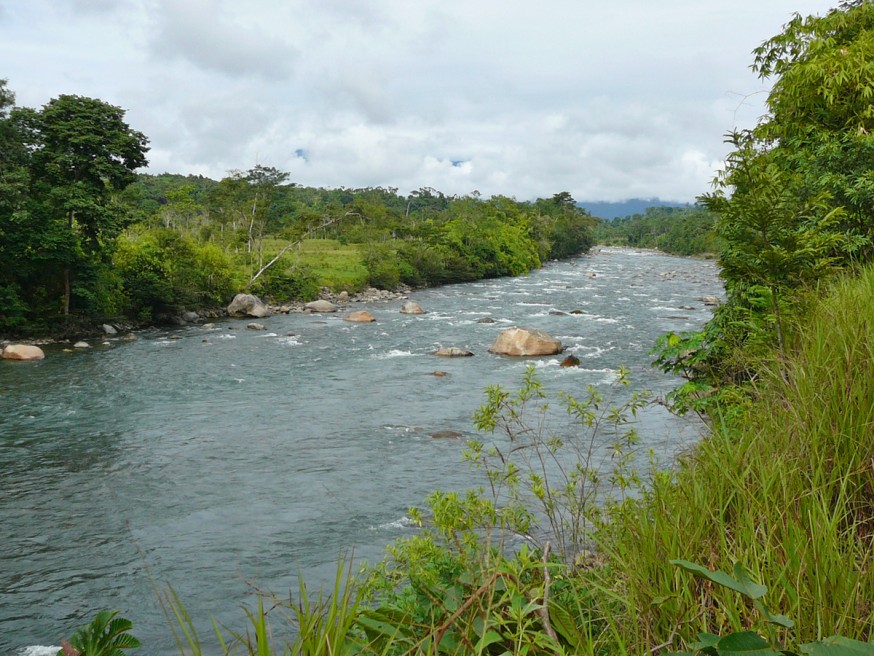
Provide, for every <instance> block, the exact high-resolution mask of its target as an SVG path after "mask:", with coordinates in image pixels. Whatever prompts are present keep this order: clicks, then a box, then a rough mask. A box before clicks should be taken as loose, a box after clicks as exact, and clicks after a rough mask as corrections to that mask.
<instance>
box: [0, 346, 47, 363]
mask: <svg viewBox="0 0 874 656" xmlns="http://www.w3.org/2000/svg"><path fill="white" fill-rule="evenodd" d="M2 357H3V359H4V360H42V359H43V358H44V357H46V354H45V353H43V350H42V349H41V348H40V347H39V346H32V345H31V344H10V345H9V346H7V347H6V348H5V349H3V354H2Z"/></svg>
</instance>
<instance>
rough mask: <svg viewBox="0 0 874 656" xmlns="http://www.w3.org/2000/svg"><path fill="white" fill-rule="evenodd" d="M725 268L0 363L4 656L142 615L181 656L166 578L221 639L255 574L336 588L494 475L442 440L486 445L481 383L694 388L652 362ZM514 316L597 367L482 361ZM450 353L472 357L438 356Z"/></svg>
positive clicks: (671, 421) (185, 332) (554, 267)
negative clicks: (89, 626)
mask: <svg viewBox="0 0 874 656" xmlns="http://www.w3.org/2000/svg"><path fill="white" fill-rule="evenodd" d="M717 274H718V271H717V267H716V265H715V264H714V263H712V262H707V261H700V260H693V259H683V258H675V257H669V256H666V255H662V254H658V253H654V252H646V251H633V250H626V249H612V248H605V249H601V250H600V251H599V252H596V253H593V254H590V255H587V256H583V257H580V258H576V259H574V260H569V261H565V262H558V263H550V264H548V265H547V266H545V267H544V268H542V269H540V270H538V271H535V272H532V273H531V274H530V275H527V276H523V277H519V278H502V279H496V280H488V281H482V282H476V283H469V284H464V285H452V286H446V287H440V288H435V289H428V290H421V291H417V292H414V293H412V294H411V298H412V299H413V300H415V301H417V302H418V303H420V304H421V305H422V306H423V307H424V308H425V310H426V311H427V314H424V315H420V316H411V315H404V314H401V313H400V312H399V309H400V306H401V301H392V302H386V303H380V304H370V305H366V306H364V305H356V307H354V308H352V309H368V310H370V311H371V312H373V314H374V315H376V318H377V322H376V323H373V324H351V323H349V322H345V321H343V320H342V318H341V314H326V315H305V314H290V315H277V316H273V317H269V318H266V319H263V320H259V321H261V322H262V323H264V324H265V326H266V328H267V330H266V331H254V330H248V329H246V324H247V323H248V322H247V321H242V320H225V321H219V322H216V323H215V325H214V327H212V328H207V327H203V326H189V327H185V328H173V329H164V330H159V329H152V330H146V331H141V332H139V333H137V337H138V339H136V340H135V341H127V340H123V339H121V338H113V339H110V340H109V343H108V344H107V345H103V344H101V343H100V342H101V341H102V340H95V341H92V344H93V348H90V349H87V350H75V352H65V351H63V350H62V348H61V347H60V346H58V347H48V348H47V349H46V351H47V353H46V359H45V360H42V361H40V362H34V363H20V362H9V361H0V527H2V529H0V654H32V655H34V656H35V655H36V654H41V653H46V650H45V649H40V648H38V647H37V646H38V645H58V644H59V642H60V639H61V638H63V637H68V636H69V635H70V633H71V632H72V631H73V630H74V629H75V628H76V627H78V626H80V625H82V624H84V623H87V622H88V621H90V620H91V618H92V617H93V616H94V614H95V613H96V611H97V610H99V609H104V608H110V609H117V610H120V611H121V613H122V614H123V615H124V616H126V617H128V618H130V619H131V620H133V622H134V631H133V633H134V634H135V635H136V636H137V637H139V638H140V640H141V641H142V642H143V645H144V648H143V650H142V652H141V653H148V654H159V653H174V652H173V642H172V636H171V634H170V630H169V628H168V626H167V622H166V620H165V619H164V616H163V614H162V612H161V609H160V607H159V604H158V602H157V599H156V596H155V593H154V591H153V583H152V581H154V582H155V583H157V584H158V585H163V584H164V582H166V581H169V582H171V583H172V585H173V586H174V588H175V590H176V591H177V593H178V594H179V595H180V597H181V598H182V599H183V601H184V602H185V604H186V606H187V608H188V610H189V611H190V612H191V614H192V615H193V616H194V618H195V620H196V622H197V624H198V626H199V627H200V628H201V630H202V631H203V633H204V634H209V633H210V631H211V629H210V628H209V627H210V618H211V617H215V618H216V619H217V620H218V621H219V622H221V623H225V624H228V625H229V626H233V627H237V628H239V627H241V626H242V625H243V619H244V615H243V612H242V610H241V608H240V607H241V606H242V605H243V604H245V603H247V602H248V601H250V597H249V594H250V592H251V583H253V582H254V583H255V584H257V585H258V586H261V587H262V588H265V589H270V590H273V591H275V592H277V593H279V594H283V593H286V592H287V591H288V590H289V589H293V588H295V587H296V586H297V577H298V575H299V574H303V575H304V577H305V579H306V580H307V581H311V582H313V583H316V584H319V583H323V582H325V581H329V580H332V578H333V573H334V570H335V563H336V561H337V557H338V555H339V554H340V553H341V552H343V551H345V550H347V549H349V548H354V553H355V556H356V558H357V559H366V560H370V561H374V560H377V559H379V557H380V554H381V553H382V549H383V548H384V546H385V544H387V543H388V542H389V541H391V540H393V539H395V538H397V537H399V536H404V535H410V534H411V532H412V531H414V530H415V528H414V527H412V526H410V523H409V521H407V519H406V512H407V510H408V508H409V507H410V506H411V505H421V504H422V502H423V500H424V498H425V497H426V496H427V494H428V493H429V492H431V491H433V490H434V489H437V488H442V489H462V488H465V487H468V486H471V485H477V484H479V483H480V482H481V480H480V478H479V477H478V475H477V474H475V473H474V472H472V471H470V470H469V469H468V468H467V467H466V466H465V465H464V464H463V463H462V461H461V457H460V453H461V450H462V447H463V440H459V439H454V440H453V439H434V438H432V437H431V436H432V434H433V433H435V432H437V431H441V430H450V431H456V432H459V433H462V434H464V435H473V434H475V429H474V427H473V424H472V421H471V415H472V414H473V412H474V410H475V409H476V408H477V407H478V406H479V405H480V404H482V403H483V402H484V398H485V397H484V394H483V390H484V388H485V387H486V385H488V384H492V383H498V384H502V385H505V386H508V387H510V388H516V387H518V385H519V382H520V380H521V376H522V374H523V372H524V370H525V368H526V367H527V366H528V365H530V364H534V365H535V366H536V367H537V370H538V374H539V376H540V377H541V380H542V381H543V382H544V384H545V385H546V387H547V389H549V390H551V391H555V390H566V391H569V392H571V393H574V392H577V393H581V392H582V391H583V390H585V388H586V386H587V385H589V384H595V385H601V386H608V385H610V383H611V382H612V381H614V380H615V373H616V371H617V369H618V368H619V367H620V366H623V365H624V366H626V367H628V368H630V369H631V376H632V384H633V386H634V387H637V388H646V389H649V390H652V391H653V392H654V393H655V394H656V395H664V394H666V393H667V392H668V391H669V390H670V389H671V388H672V387H673V386H675V385H676V384H677V382H678V380H677V379H676V378H673V377H671V376H666V375H664V374H662V373H660V372H658V371H656V370H654V369H652V368H651V367H650V366H649V361H650V359H651V358H650V356H649V355H648V351H649V350H650V348H651V347H652V345H653V343H654V341H655V339H656V338H657V337H658V336H659V335H661V334H663V333H665V332H667V331H671V330H674V331H680V330H695V329H697V328H699V327H700V326H701V325H702V324H703V323H704V322H705V321H706V320H707V319H708V318H709V316H710V312H709V309H708V308H707V307H705V306H704V304H703V302H702V301H701V297H702V296H703V295H712V294H717V295H718V294H720V293H721V283H720V281H719V279H718V275H717ZM574 310H579V311H582V313H581V314H571V312H572V311H574ZM483 317H491V318H493V319H495V320H496V321H495V323H491V324H489V323H479V322H478V320H479V319H481V318H483ZM511 325H523V326H531V327H535V328H541V329H543V330H546V331H547V332H549V333H550V334H552V335H554V336H556V337H558V338H559V339H561V340H562V342H563V344H564V345H565V346H566V348H567V351H568V352H570V353H573V354H575V355H577V356H578V357H579V358H580V359H581V361H582V362H581V365H580V366H579V367H576V368H562V367H559V366H558V365H559V362H560V361H561V359H562V357H563V356H554V357H545V358H533V359H519V358H507V357H500V356H495V355H491V354H489V353H488V352H487V351H488V347H489V346H490V345H491V343H492V341H493V340H494V338H495V336H496V335H497V334H498V332H499V331H500V330H501V329H502V328H506V327H509V326H511ZM289 333H293V334H289ZM439 346H459V347H462V348H465V349H468V350H470V351H473V352H474V353H475V356H474V357H471V358H459V359H443V358H439V357H436V356H433V355H431V352H432V351H433V350H434V349H436V348H437V347H439ZM435 370H440V371H445V372H447V375H446V376H434V375H432V374H433V372H434V371H435ZM639 430H640V432H641V435H642V442H643V444H644V446H646V447H648V448H652V449H654V450H655V451H656V452H657V453H658V454H660V455H662V456H663V457H666V458H670V456H671V455H672V454H674V453H676V452H677V451H678V450H680V449H683V448H685V447H687V446H688V445H689V444H690V443H693V442H694V441H695V440H696V439H697V437H698V434H699V433H698V427H697V426H695V425H694V424H692V423H690V421H689V420H684V419H678V418H676V417H672V416H671V415H669V414H668V413H667V412H665V411H664V410H663V409H662V408H659V407H654V408H652V409H651V410H649V411H647V412H646V413H644V415H643V417H642V420H641V425H640V427H639Z"/></svg>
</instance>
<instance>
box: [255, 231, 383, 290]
mask: <svg viewBox="0 0 874 656" xmlns="http://www.w3.org/2000/svg"><path fill="white" fill-rule="evenodd" d="M288 243H289V242H288V241H285V240H282V239H265V240H264V254H265V258H264V259H265V261H269V260H270V258H272V257H273V256H274V255H276V253H278V252H279V251H280V250H281V249H282V248H284V247H285V246H286V245H288ZM288 256H289V259H291V260H292V261H294V262H296V263H298V264H299V265H301V266H304V267H307V268H308V269H309V270H311V271H312V272H313V274H314V275H315V276H316V279H317V284H318V285H319V286H320V287H329V288H331V289H333V290H335V291H343V290H346V291H348V292H350V293H352V292H356V291H360V290H362V289H364V288H365V287H367V268H366V267H365V266H364V259H363V257H362V255H361V249H360V245H358V244H341V243H340V242H339V241H337V240H336V239H305V240H304V241H303V242H302V243H301V244H300V246H298V247H297V248H293V249H291V250H290V251H289V253H288Z"/></svg>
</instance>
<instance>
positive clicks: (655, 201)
mask: <svg viewBox="0 0 874 656" xmlns="http://www.w3.org/2000/svg"><path fill="white" fill-rule="evenodd" d="M577 206H578V207H582V208H583V209H584V210H586V211H587V212H588V213H589V214H591V215H592V216H596V217H598V218H600V219H607V220H608V221H609V220H612V219H617V218H620V217H623V216H631V215H632V214H643V213H644V212H646V211H647V210H648V209H650V208H653V207H691V204H689V203H676V202H673V201H666V200H661V199H659V198H630V199H628V200H623V201H616V202H609V201H586V200H582V201H578V202H577Z"/></svg>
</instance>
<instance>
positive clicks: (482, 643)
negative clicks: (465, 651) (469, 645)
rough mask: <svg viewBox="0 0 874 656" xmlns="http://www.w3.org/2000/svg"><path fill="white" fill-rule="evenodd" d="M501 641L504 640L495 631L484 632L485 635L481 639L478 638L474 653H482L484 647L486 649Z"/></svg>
mask: <svg viewBox="0 0 874 656" xmlns="http://www.w3.org/2000/svg"><path fill="white" fill-rule="evenodd" d="M503 639H504V638H503V637H502V636H501V634H500V633H498V632H497V631H494V630H489V631H486V634H485V635H484V636H483V637H482V638H480V640H479V642H478V643H477V644H476V653H477V654H480V653H482V652H483V650H484V649H485V648H486V647H488V646H489V645H493V644H495V643H496V642H500V641H501V640H503Z"/></svg>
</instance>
